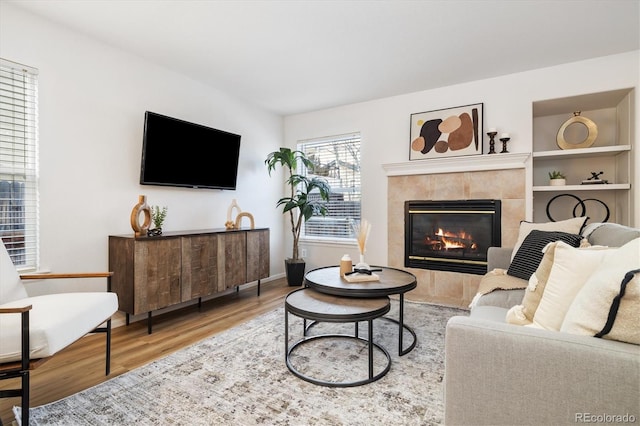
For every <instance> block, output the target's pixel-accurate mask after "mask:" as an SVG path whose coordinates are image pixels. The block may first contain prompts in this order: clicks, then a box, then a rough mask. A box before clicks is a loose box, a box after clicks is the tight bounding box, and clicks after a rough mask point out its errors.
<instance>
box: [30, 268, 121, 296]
mask: <svg viewBox="0 0 640 426" xmlns="http://www.w3.org/2000/svg"><path fill="white" fill-rule="evenodd" d="M112 276H113V272H111V271H110V272H79V273H70V274H24V275H20V278H21V279H23V280H51V279H59V278H106V279H107V291H108V292H111V277H112Z"/></svg>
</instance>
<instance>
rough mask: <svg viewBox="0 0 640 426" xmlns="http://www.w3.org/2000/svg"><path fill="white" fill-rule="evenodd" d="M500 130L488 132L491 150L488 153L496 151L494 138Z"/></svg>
mask: <svg viewBox="0 0 640 426" xmlns="http://www.w3.org/2000/svg"><path fill="white" fill-rule="evenodd" d="M497 134H498V132H487V136H489V152H488V154H495V153H496V146H495V145H496V141H495V140H494V139H495V137H496V135H497Z"/></svg>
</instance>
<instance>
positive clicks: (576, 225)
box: [511, 216, 587, 261]
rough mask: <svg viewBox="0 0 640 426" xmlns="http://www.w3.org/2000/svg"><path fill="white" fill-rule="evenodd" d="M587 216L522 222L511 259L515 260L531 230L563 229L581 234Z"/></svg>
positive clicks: (563, 230) (570, 232)
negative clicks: (553, 220) (554, 220)
mask: <svg viewBox="0 0 640 426" xmlns="http://www.w3.org/2000/svg"><path fill="white" fill-rule="evenodd" d="M586 220H587V218H586V217H585V216H581V217H574V218H572V219H567V220H561V221H558V222H545V223H532V222H525V221H522V222H520V229H519V231H518V239H517V240H516V244H515V245H514V246H513V252H511V260H512V261H513V258H514V256H515V255H516V253H517V252H518V249H519V248H520V245H522V242H523V241H524V239H525V238H527V235H529V232H531V231H533V230H534V229H536V230H538V231H561V232H566V233H569V234H579V233H580V230H581V229H582V227H583V226H584V223H585V222H586Z"/></svg>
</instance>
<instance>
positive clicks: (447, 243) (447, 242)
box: [436, 228, 475, 250]
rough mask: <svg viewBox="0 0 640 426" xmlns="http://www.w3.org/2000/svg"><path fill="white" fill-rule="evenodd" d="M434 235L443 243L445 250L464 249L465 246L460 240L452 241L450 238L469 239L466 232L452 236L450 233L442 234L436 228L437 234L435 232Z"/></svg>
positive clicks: (439, 229)
mask: <svg viewBox="0 0 640 426" xmlns="http://www.w3.org/2000/svg"><path fill="white" fill-rule="evenodd" d="M436 235H437V236H439V237H440V239H441V240H442V242H443V243H444V249H445V250H449V249H456V248H465V245H464V244H463V243H462V242H461V241H460V240H454V239H452V238H456V239H471V236H470V235H468V234H467V233H466V232H460V233H459V234H454V233H452V232H444V231H443V230H442V228H438V232H436ZM474 245H475V243H474Z"/></svg>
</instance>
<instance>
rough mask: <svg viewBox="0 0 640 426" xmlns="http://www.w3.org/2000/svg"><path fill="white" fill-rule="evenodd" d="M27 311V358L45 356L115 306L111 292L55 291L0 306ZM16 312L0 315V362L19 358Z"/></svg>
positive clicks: (86, 330)
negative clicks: (0, 338) (0, 343)
mask: <svg viewBox="0 0 640 426" xmlns="http://www.w3.org/2000/svg"><path fill="white" fill-rule="evenodd" d="M28 305H32V309H31V311H29V325H30V327H29V339H30V342H29V343H30V345H29V347H30V350H29V352H30V358H31V359H38V358H45V357H48V356H51V355H53V354H55V353H56V352H58V351H60V350H61V349H63V348H65V347H66V346H68V345H70V344H71V343H73V342H74V341H76V340H77V339H79V338H80V337H82V336H84V335H85V334H87V333H89V332H91V331H92V330H93V329H95V328H96V327H97V326H99V325H100V324H101V323H103V322H104V321H106V320H108V319H109V318H110V317H111V315H113V314H114V313H115V312H116V311H117V309H118V297H117V295H116V294H115V293H108V292H91V293H88V292H87V293H59V294H49V295H44V296H35V297H28V298H26V299H20V300H15V301H13V302H9V303H5V304H3V305H0V308H15V307H22V306H28ZM20 329H21V327H20V314H2V315H0V335H1V336H2V345H0V363H1V362H10V361H18V360H20V354H21V351H20Z"/></svg>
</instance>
